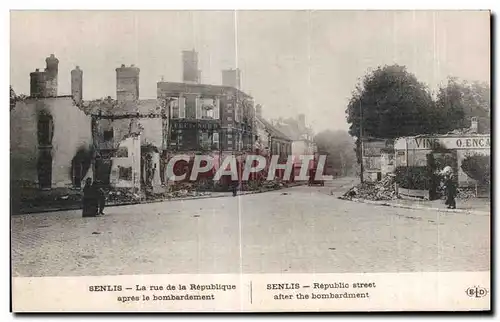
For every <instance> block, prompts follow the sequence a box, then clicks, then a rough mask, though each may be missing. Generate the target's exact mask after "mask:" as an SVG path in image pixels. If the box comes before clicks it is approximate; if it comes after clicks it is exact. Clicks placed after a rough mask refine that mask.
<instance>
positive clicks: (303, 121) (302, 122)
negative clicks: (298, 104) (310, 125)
mask: <svg viewBox="0 0 500 322" xmlns="http://www.w3.org/2000/svg"><path fill="white" fill-rule="evenodd" d="M298 120H299V125H300V126H301V128H302V130H304V129H305V128H306V116H305V114H299V116H298Z"/></svg>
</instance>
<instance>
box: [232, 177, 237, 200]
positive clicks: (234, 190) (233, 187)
mask: <svg viewBox="0 0 500 322" xmlns="http://www.w3.org/2000/svg"><path fill="white" fill-rule="evenodd" d="M232 189H233V197H236V195H237V194H238V181H237V180H233V184H232Z"/></svg>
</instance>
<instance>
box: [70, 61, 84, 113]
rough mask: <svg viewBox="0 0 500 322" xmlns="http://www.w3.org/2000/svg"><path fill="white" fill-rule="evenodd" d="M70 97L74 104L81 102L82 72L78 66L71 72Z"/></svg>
mask: <svg viewBox="0 0 500 322" xmlns="http://www.w3.org/2000/svg"><path fill="white" fill-rule="evenodd" d="M71 95H72V96H73V100H74V101H75V103H77V104H78V103H81V102H82V100H83V71H82V70H81V69H80V67H79V66H76V67H75V69H73V70H72V71H71Z"/></svg>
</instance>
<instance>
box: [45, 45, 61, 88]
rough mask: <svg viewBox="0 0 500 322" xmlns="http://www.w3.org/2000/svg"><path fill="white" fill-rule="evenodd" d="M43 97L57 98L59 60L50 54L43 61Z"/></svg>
mask: <svg viewBox="0 0 500 322" xmlns="http://www.w3.org/2000/svg"><path fill="white" fill-rule="evenodd" d="M45 63H46V64H47V68H45V82H46V84H45V97H57V74H58V71H59V59H57V58H56V56H54V54H51V55H50V56H49V57H47V58H46V59H45Z"/></svg>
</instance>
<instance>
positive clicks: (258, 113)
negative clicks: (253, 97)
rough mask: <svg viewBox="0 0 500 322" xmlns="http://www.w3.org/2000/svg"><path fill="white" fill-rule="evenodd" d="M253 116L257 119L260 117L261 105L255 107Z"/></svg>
mask: <svg viewBox="0 0 500 322" xmlns="http://www.w3.org/2000/svg"><path fill="white" fill-rule="evenodd" d="M255 115H256V116H258V117H262V105H260V104H257V105H256V106H255Z"/></svg>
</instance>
